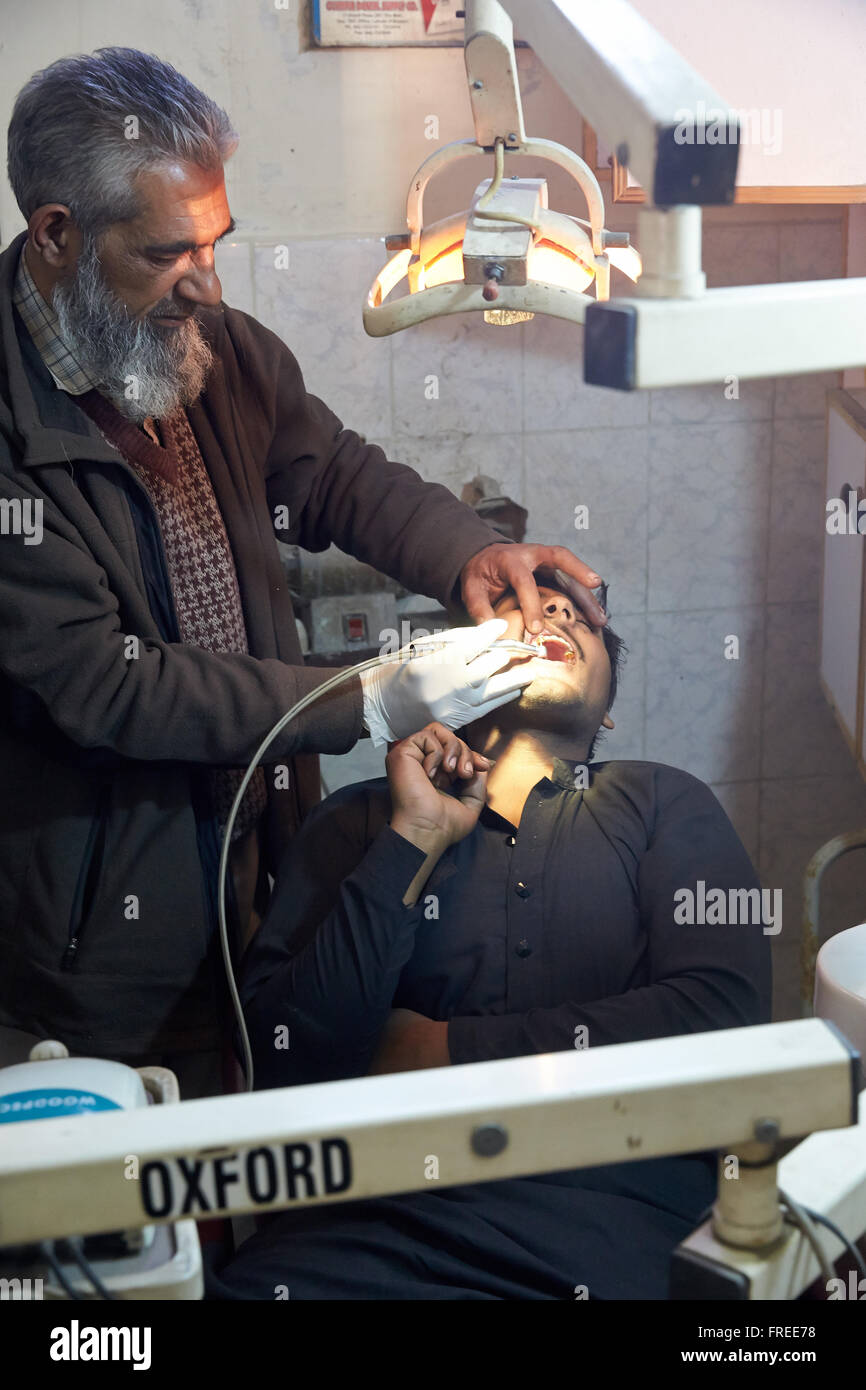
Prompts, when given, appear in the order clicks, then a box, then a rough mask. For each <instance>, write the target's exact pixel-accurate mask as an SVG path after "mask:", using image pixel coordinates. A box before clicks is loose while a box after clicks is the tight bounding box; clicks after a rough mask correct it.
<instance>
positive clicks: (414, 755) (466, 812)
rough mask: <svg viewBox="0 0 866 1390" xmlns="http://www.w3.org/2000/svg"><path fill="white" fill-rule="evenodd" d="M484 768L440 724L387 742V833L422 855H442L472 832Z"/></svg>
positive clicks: (485, 762) (483, 792)
mask: <svg viewBox="0 0 866 1390" xmlns="http://www.w3.org/2000/svg"><path fill="white" fill-rule="evenodd" d="M490 766H491V763H490V761H489V759H487V758H485V757H483V756H482V755H481V754H480V753H473V751H472V749H471V748H468V747H467V745H466V744H465V743H464V742H463V741H462V739H459V738H458V737H457V735H456V734H455V733H453V731H452V730H451V729H446V727H445V725H444V724H427V725H426V726H425V727H424V728H423V729H421V730H419V732H418V733H417V734H410V735H409V737H408V738H404V739H401V740H400V742H399V743H393V744H392V745H391V748H390V751H389V753H388V756H387V758H386V759H385V769H386V771H387V773H388V784H389V786H390V789H391V805H392V808H393V810H392V814H391V827H392V829H394V830H396V831H397V834H398V835H402V836H403V838H404V839H406V840H409V841H411V843H412V844H414V845H417V846H418V848H419V849H423V850H424V851H425V852H426V853H427V854H428V855H437V856H438V855H440V854H442V853H443V851H444V850H446V849H447V848H448V846H449V845H453V844H455V843H456V842H457V841H458V840H462V839H463V838H464V836H466V835H468V834H469V833H470V831H471V830H473V829H474V827H475V823H476V821H477V820H478V817H479V815H480V813H481V808H482V806H483V805H484V802H485V799H486V796H487V772H488V770H489V768H490ZM452 786H453V787H454V789H455V792H456V795H452V793H451V791H450V790H449V789H450V788H451V787H452Z"/></svg>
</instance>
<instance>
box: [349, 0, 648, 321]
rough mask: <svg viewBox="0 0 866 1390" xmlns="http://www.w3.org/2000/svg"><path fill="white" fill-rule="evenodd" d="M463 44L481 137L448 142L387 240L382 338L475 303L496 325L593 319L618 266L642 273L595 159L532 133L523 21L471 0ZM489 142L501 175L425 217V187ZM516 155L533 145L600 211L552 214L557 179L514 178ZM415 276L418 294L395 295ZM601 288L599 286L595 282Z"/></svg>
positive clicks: (371, 308)
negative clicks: (523, 92)
mask: <svg viewBox="0 0 866 1390" xmlns="http://www.w3.org/2000/svg"><path fill="white" fill-rule="evenodd" d="M464 53H465V60H466V72H467V76H468V79H469V94H470V100H471V103H472V113H473V119H474V123H475V139H474V140H471V139H470V140H457V141H455V142H454V143H452V144H449V145H445V146H443V147H442V149H440V150H436V151H435V152H434V153H433V154H432V155H431V156H430V157H429V159H426V160H425V161H424V163H423V164H422V165H421V167H420V169H418V170H417V172H416V173H415V175H414V177H413V179H412V182H411V185H410V188H409V195H408V198H407V204H406V222H407V225H408V228H409V230H408V232H405V233H400V234H399V235H397V236H393V237H388V238H386V246H387V248H388V250H390V251H393V252H394V253H395V254H394V255H393V256H392V257H391V259H390V260H389V261H388V263H387V265H385V266H384V268H383V269H382V270H381V271H380V272H379V274H378V275H377V276H376V278H375V280H374V281H373V284H372V286H371V288H370V291H369V293H368V295H367V300H366V304H365V306H364V327H365V329H366V330H367V332H368V333H369V334H370V336H371V337H374V338H378V337H384V336H386V335H388V334H390V333H397V332H399V331H400V330H401V329H403V328H409V327H410V326H412V325H413V324H416V323H422V322H424V321H425V320H426V319H430V318H438V317H439V316H440V315H443V314H458V313H466V312H467V311H470V310H476V311H477V310H480V311H483V313H484V318H485V321H486V322H487V323H494V324H511V323H518V322H521V321H523V320H525V319H531V318H532V317H533V315H534V314H535V313H536V312H538V313H545V314H552V315H554V316H555V317H557V318H565V319H571V320H572V321H573V322H575V323H583V321H584V317H585V314H586V310H587V307H588V305H590V304H591V303H593V302H594V300H606V299H607V298H608V296H609V293H610V267H611V265H612V264H613V265H616V266H617V267H618V268H619V269H621V270H623V271H624V272H625V273H626V274H627V275H628V276H630V278H631V279H633V280H637V278H638V276H639V275H640V271H641V261H640V256H639V255H638V253H637V251H636V250H635V248H634V247H633V246H630V245H629V244H628V243H629V238H628V233H627V232H611V231H608V230H607V229H606V228H605V226H604V200H603V198H602V192H601V188H600V186H599V183H598V180H597V178H596V177H595V174H594V173H593V171H592V170H591V169H590V167H589V165H588V164H586V163H585V162H584V161H583V160H582V159H580V158H579V157H578V156H577V155H576V154H574V153H573V152H572V151H571V150H569V149H567V148H566V147H565V146H564V145H560V144H557V143H556V142H555V141H553V140H541V139H531V138H528V137H527V135H526V132H525V129H524V124H523V109H522V106H521V101H520V89H519V86H518V82H517V68H516V63H515V56H514V37H513V26H512V23H511V20H510V19H509V18H508V15H507V14H506V13H505V11H504V10H503V9H502V7H501V5H499V4H497V3H495V0H467V5H466V44H465V50H464ZM490 152H492V153H493V156H494V161H495V164H494V174H493V177H492V178H491V179H486V180H485V181H484V182H482V183H480V184H479V185H478V187H477V188H476V190H475V193H474V195H473V198H472V202H471V205H470V207H469V208H468V210H464V211H462V212H459V213H456V214H453V215H451V216H449V217H445V218H442V219H441V220H439V221H438V222H433V223H430V224H429V225H428V226H425V225H424V217H423V206H424V193H425V190H426V188H427V185H428V183H429V182H430V180H431V179H432V178H433V177H434V175H436V174H440V173H441V172H442V170H443V169H445V168H447V167H449V166H452V165H453V164H454V163H455V162H456V161H458V160H460V159H464V158H466V157H467V156H469V155H476V154H481V153H490ZM506 153H508V154H511V155H516V154H519V155H530V156H533V155H534V156H537V157H539V158H542V159H546V160H549V161H551V162H553V163H554V164H557V165H558V166H559V167H560V168H561V169H564V170H565V171H566V172H567V173H569V174H570V175H571V177H572V178H573V179H574V180H575V182H576V183H577V185H578V187H579V188H580V189H581V191H582V193H583V194H584V197H585V198H586V203H587V208H588V212H589V220H588V221H584V220H583V219H582V218H578V217H571V216H567V215H566V214H564V213H559V212H553V211H552V210H551V209H550V208H549V206H548V196H547V180H546V179H544V178H539V177H532V178H521V177H519V176H517V175H510V176H509V177H508V178H506V177H505V155H506ZM404 280H405V281H406V282H408V293H407V294H405V295H403V296H402V297H397V298H395V299H391V298H390V296H391V293H392V291H393V290H395V289H396V287H397V286H398V285H399V284H400V283H401V282H403V281H404ZM593 286H594V291H595V293H594V296H593V295H590V294H588V293H587V292H586V291H587V290H589V289H590V288H591V287H593Z"/></svg>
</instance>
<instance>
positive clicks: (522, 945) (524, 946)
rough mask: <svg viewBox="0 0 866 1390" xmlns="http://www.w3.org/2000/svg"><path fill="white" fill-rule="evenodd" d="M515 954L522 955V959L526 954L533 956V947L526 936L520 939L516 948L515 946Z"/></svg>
mask: <svg viewBox="0 0 866 1390" xmlns="http://www.w3.org/2000/svg"><path fill="white" fill-rule="evenodd" d="M514 954H515V955H516V956H520V957H521V959H522V958H523V957H524V956H531V955H532V947H531V946H530V944H529V942H528V941H527V940H526V937H524V938H523V940H522V941H518V943H517V945H516V946H515V948H514Z"/></svg>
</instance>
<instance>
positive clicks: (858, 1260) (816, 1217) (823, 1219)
mask: <svg viewBox="0 0 866 1390" xmlns="http://www.w3.org/2000/svg"><path fill="white" fill-rule="evenodd" d="M803 1210H804V1212H805V1213H806V1215H807V1216H811V1218H812V1220H813V1221H817V1222H819V1223H820V1225H822V1226H826V1227H827V1230H828V1231H832V1232H833V1234H834V1236H835V1237H836V1238H837V1240H841V1242H842V1244H843V1245H844V1246H845V1248H846V1249H847V1251H848V1254H849V1255H850V1256H851V1258H852V1260H853V1261H854V1263H855V1264H856V1266H857V1268H858V1269H859V1271H860V1273H861V1274H862V1275H863V1277H864V1279H866V1260H864V1259H863V1256H862V1255H861V1254H860V1251H859V1250H858V1249H857V1246H856V1245H855V1244H854V1242H853V1241H850V1240H849V1239H848V1237H847V1236H846V1235H845V1232H844V1231H840V1230H839V1227H838V1226H837V1225H836V1223H835V1221H831V1220H830V1218H829V1216H824V1215H822V1213H821V1212H820V1211H812V1210H810V1208H809V1207H804V1208H803Z"/></svg>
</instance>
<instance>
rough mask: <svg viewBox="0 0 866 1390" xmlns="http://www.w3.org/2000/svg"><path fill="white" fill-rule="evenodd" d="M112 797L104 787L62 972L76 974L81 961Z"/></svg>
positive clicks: (74, 901) (74, 904) (89, 838)
mask: <svg viewBox="0 0 866 1390" xmlns="http://www.w3.org/2000/svg"><path fill="white" fill-rule="evenodd" d="M110 794H111V788H110V786H108V785H106V786H103V787H102V788H101V790H100V792H99V799H98V802H97V806H96V812H95V814H94V816H93V820H92V822H91V825H90V831H89V833H88V836H87V843H86V845H85V846H84V856H83V858H82V861H81V867H80V869H79V871H78V882H77V884H76V885H75V895H74V897H73V899H72V910H71V911H70V914H69V939H68V941H67V944H66V949H65V950H64V952H63V955H62V956H61V958H60V969H61V970H72V969H73V968H74V966H75V963H76V960H77V957H78V948H79V946H80V945H81V936H82V932H83V929H84V922H85V919H86V917H87V910H88V907H89V906H91V904H92V902H93V899H94V898H95V896H96V888H97V886H98V874H99V870H100V868H101V866H102V856H103V850H104V846H105V834H106V827H107V824H108V804H109V797H110ZM94 873H95V874H96V875H97V878H96V879H94Z"/></svg>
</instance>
